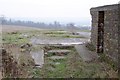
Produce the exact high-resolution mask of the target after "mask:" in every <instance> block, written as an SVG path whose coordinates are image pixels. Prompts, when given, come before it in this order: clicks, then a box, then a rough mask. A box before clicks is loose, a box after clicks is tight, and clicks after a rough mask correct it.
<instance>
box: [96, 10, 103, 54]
mask: <svg viewBox="0 0 120 80" xmlns="http://www.w3.org/2000/svg"><path fill="white" fill-rule="evenodd" d="M103 49H104V11H99V15H98V38H97V53H103Z"/></svg>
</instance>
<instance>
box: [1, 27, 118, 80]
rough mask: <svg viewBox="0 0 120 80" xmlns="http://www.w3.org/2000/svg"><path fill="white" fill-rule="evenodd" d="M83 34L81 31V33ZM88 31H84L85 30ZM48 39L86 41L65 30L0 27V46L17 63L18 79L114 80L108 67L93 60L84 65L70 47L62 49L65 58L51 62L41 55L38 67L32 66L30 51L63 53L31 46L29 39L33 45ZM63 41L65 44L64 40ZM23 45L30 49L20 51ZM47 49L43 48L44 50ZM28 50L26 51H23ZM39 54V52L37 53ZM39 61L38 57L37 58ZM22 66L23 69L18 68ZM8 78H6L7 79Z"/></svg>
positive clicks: (41, 46) (37, 45)
mask: <svg viewBox="0 0 120 80" xmlns="http://www.w3.org/2000/svg"><path fill="white" fill-rule="evenodd" d="M83 32H84V31H83ZM85 32H88V31H85ZM44 38H47V39H49V41H48V42H52V39H58V40H59V39H64V38H67V39H66V40H68V39H70V38H73V39H76V38H77V39H80V40H82V39H83V41H84V39H85V40H86V41H87V39H88V38H85V36H83V35H73V34H72V33H71V32H69V31H65V30H49V29H46V30H44V29H39V28H32V27H23V26H7V25H3V26H2V43H3V46H2V47H3V48H5V49H6V50H7V51H9V52H11V55H13V56H14V57H15V59H16V60H17V61H18V66H19V68H20V69H21V71H22V75H19V77H21V78H32V77H34V78H116V77H117V72H116V71H115V70H113V69H112V67H110V66H109V65H108V64H106V63H104V62H101V61H99V60H95V61H93V62H84V61H83V60H82V58H81V56H80V55H79V54H78V53H77V51H76V49H75V48H74V46H73V47H72V48H71V47H70V48H65V49H67V50H71V52H70V53H69V54H68V55H65V56H64V57H65V58H64V59H55V60H53V59H51V58H50V57H51V56H53V55H50V56H46V55H45V53H44V64H43V67H42V68H38V67H35V66H33V65H34V64H35V61H34V58H33V57H32V56H31V55H30V52H31V51H33V52H34V51H37V52H40V50H41V49H43V50H44V51H45V52H47V51H49V50H56V49H59V50H64V48H57V47H51V46H50V45H48V44H36V43H32V42H31V39H35V41H34V42H37V40H38V42H39V39H41V40H44ZM66 42H67V41H66ZM26 43H28V44H30V45H31V47H27V48H25V49H24V48H23V49H21V45H25V44H26ZM46 46H47V47H46ZM27 50H29V52H28V51H27ZM38 54H39V53H38ZM38 59H39V58H38ZM23 64H25V66H24V67H23V66H22V65H23ZM8 77H9V76H8Z"/></svg>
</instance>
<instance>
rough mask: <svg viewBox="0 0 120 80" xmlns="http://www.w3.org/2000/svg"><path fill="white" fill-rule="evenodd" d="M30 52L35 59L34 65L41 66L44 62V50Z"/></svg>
mask: <svg viewBox="0 0 120 80" xmlns="http://www.w3.org/2000/svg"><path fill="white" fill-rule="evenodd" d="M30 54H31V56H32V58H33V59H34V61H35V64H36V67H40V68H42V66H43V64H44V51H43V50H39V51H31V52H30Z"/></svg>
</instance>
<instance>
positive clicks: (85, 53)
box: [75, 44, 98, 62]
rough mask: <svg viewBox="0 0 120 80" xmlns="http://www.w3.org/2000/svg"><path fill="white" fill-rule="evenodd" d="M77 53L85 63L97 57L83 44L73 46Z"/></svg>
mask: <svg viewBox="0 0 120 80" xmlns="http://www.w3.org/2000/svg"><path fill="white" fill-rule="evenodd" d="M75 48H76V50H77V52H78V53H79V55H80V57H81V58H82V59H83V61H85V62H89V61H93V60H95V59H97V58H98V55H97V54H96V53H95V52H92V51H89V50H88V49H87V48H86V47H85V44H82V45H75Z"/></svg>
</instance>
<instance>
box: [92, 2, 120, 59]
mask: <svg viewBox="0 0 120 80" xmlns="http://www.w3.org/2000/svg"><path fill="white" fill-rule="evenodd" d="M99 11H104V35H103V36H104V47H103V53H105V54H106V55H108V56H109V57H111V58H112V59H113V61H118V50H119V49H118V48H119V46H118V40H119V38H118V35H119V30H118V26H119V24H120V23H119V22H120V21H119V15H120V14H119V8H118V4H114V5H107V6H100V7H95V8H91V9H90V12H91V16H92V30H91V32H92V33H91V42H92V44H93V45H94V46H95V47H96V50H97V38H98V18H99V15H98V14H99ZM96 52H97V51H96Z"/></svg>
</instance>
